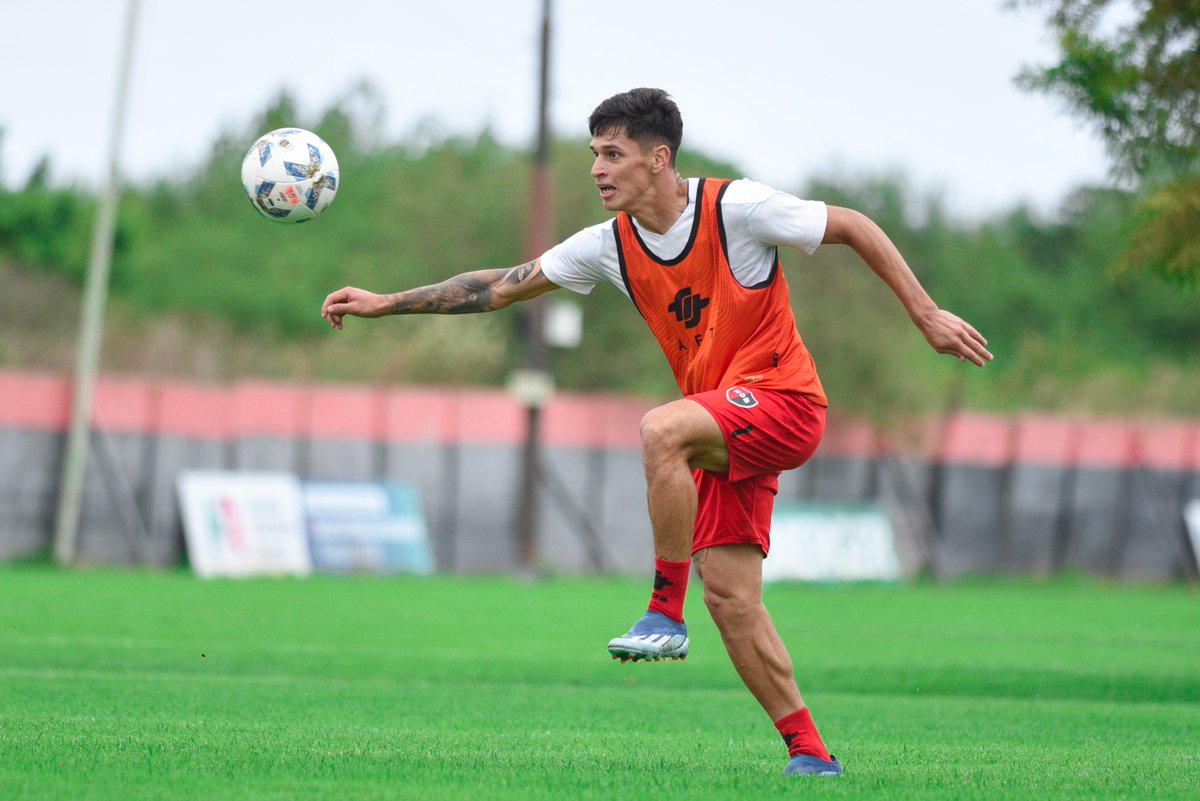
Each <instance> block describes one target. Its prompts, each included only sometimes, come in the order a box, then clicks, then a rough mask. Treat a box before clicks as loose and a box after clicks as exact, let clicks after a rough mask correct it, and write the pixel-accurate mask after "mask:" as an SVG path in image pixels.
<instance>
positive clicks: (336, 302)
mask: <svg viewBox="0 0 1200 801" xmlns="http://www.w3.org/2000/svg"><path fill="white" fill-rule="evenodd" d="M390 310H391V306H390V304H389V303H388V299H387V297H386V296H384V295H376V294H375V293H374V292H368V291H366V290H365V289H358V288H357V287H352V286H348V287H344V288H342V289H339V290H338V291H337V292H330V293H329V295H328V296H327V297H326V298H325V302H324V303H322V304H321V316H322V317H324V318H325V319H326V320H328V321H329V324H330V325H331V326H333V327H334V328H338V329H340V328H341V327H342V317H343V316H345V315H347V314H350V315H353V316H355V317H383V316H384V315H385V314H388V313H389V312H390Z"/></svg>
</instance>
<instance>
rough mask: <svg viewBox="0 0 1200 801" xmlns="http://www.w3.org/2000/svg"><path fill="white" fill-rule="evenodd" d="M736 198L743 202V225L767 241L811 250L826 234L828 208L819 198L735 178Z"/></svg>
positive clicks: (763, 241) (732, 188)
mask: <svg viewBox="0 0 1200 801" xmlns="http://www.w3.org/2000/svg"><path fill="white" fill-rule="evenodd" d="M735 186H736V187H737V198H738V200H740V201H741V203H743V204H745V210H746V226H747V228H748V230H749V232H750V234H751V236H753V237H754V238H755V239H757V240H758V241H759V242H762V243H763V244H766V245H788V246H790V247H794V248H799V249H800V250H803V251H804V252H805V253H809V254H811V253H813V252H815V251H816V249H817V247H818V246H820V244H821V240H822V239H824V237H825V225H826V223H827V222H828V219H829V217H828V210H827V209H826V207H825V204H824V203H822V202H821V201H819V200H801V199H800V198H798V197H796V196H795V195H789V194H788V193H787V192H780V191H779V190H776V189H772V188H771V187H769V186H765V185H764V184H760V183H757V182H755V181H744V180H743V181H736V182H735V183H734V184H733V185H731V186H730V187H729V190H728V191H727V193H726V194H727V195H728V194H729V192H732V191H733V190H734V187H735Z"/></svg>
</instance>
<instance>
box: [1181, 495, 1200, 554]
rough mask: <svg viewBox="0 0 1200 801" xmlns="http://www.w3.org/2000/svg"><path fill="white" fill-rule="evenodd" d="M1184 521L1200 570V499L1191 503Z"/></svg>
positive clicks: (1186, 510) (1185, 511)
mask: <svg viewBox="0 0 1200 801" xmlns="http://www.w3.org/2000/svg"><path fill="white" fill-rule="evenodd" d="M1183 519H1184V522H1186V523H1187V530H1188V536H1189V537H1190V538H1191V540H1192V556H1193V557H1194V558H1195V560H1196V568H1197V569H1198V570H1200V498H1197V499H1196V500H1194V501H1191V502H1190V503H1189V504H1188V505H1187V506H1186V507H1185V508H1184V510H1183Z"/></svg>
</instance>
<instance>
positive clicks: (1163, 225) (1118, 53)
mask: <svg viewBox="0 0 1200 801" xmlns="http://www.w3.org/2000/svg"><path fill="white" fill-rule="evenodd" d="M1020 1H1021V2H1023V4H1025V5H1037V6H1043V7H1046V6H1048V7H1049V9H1050V10H1049V16H1048V24H1049V27H1050V28H1051V30H1052V31H1053V33H1054V35H1055V38H1056V40H1057V42H1058V49H1059V61H1058V63H1057V64H1053V65H1050V66H1048V67H1030V68H1027V69H1026V70H1024V71H1023V72H1022V73H1021V75H1020V76H1019V77H1018V84H1019V85H1021V86H1023V87H1025V88H1027V89H1031V90H1035V91H1043V92H1048V93H1050V94H1054V95H1057V96H1059V97H1061V98H1063V99H1064V100H1066V102H1067V104H1068V106H1069V107H1070V108H1071V110H1072V111H1073V112H1074V113H1075V114H1076V115H1077V116H1079V117H1080V118H1082V119H1084V120H1086V121H1088V122H1090V123H1092V124H1093V125H1094V126H1095V127H1096V130H1097V131H1099V133H1100V135H1101V136H1102V137H1103V139H1104V141H1105V143H1106V144H1107V146H1108V149H1109V151H1110V152H1111V153H1112V155H1113V157H1114V159H1115V162H1116V167H1117V170H1118V172H1120V173H1123V174H1125V175H1127V176H1130V177H1136V178H1138V179H1139V180H1140V182H1141V183H1142V184H1143V186H1144V187H1145V188H1144V192H1145V194H1146V197H1145V199H1144V201H1143V202H1142V203H1141V204H1140V205H1139V206H1138V207H1137V210H1136V216H1137V224H1136V226H1135V227H1134V228H1133V230H1132V231H1131V234H1130V242H1129V246H1128V248H1127V249H1125V250H1124V252H1123V255H1122V256H1121V257H1120V258H1119V259H1117V260H1116V262H1115V266H1116V267H1117V268H1118V269H1125V270H1128V269H1131V268H1132V269H1143V270H1149V271H1150V272H1152V273H1153V274H1156V275H1159V276H1164V277H1166V278H1168V279H1170V280H1172V281H1176V282H1184V283H1186V282H1193V283H1194V282H1195V281H1197V280H1198V277H1200V249H1198V247H1197V241H1198V240H1197V231H1200V227H1198V223H1200V212H1198V211H1197V210H1198V209H1200V180H1197V178H1196V175H1197V172H1198V167H1200V0H1170V1H1169V2H1163V1H1162V0H1132V2H1123V3H1116V2H1113V0H1020ZM1014 4H1017V3H1016V2H1014ZM1130 12H1132V13H1130ZM1122 15H1124V17H1128V18H1124V17H1123V16H1122ZM1110 263H1113V262H1110Z"/></svg>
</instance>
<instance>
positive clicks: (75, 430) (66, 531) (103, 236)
mask: <svg viewBox="0 0 1200 801" xmlns="http://www.w3.org/2000/svg"><path fill="white" fill-rule="evenodd" d="M138 4H139V0H129V5H128V6H127V10H126V16H125V41H124V44H123V47H122V49H121V64H120V68H119V72H118V74H117V98H116V105H115V107H114V109H113V120H112V138H111V140H110V141H109V153H108V180H107V183H106V184H105V186H104V193H103V195H102V196H101V198H100V206H99V208H98V209H97V211H96V222H95V227H94V228H93V230H92V250H91V255H90V257H89V259H88V273H87V284H86V286H85V288H84V298H83V312H82V319H81V321H80V328H79V345H78V349H77V351H76V360H75V384H74V392H73V394H72V397H71V428H70V431H69V432H68V434H67V453H66V458H65V459H64V460H63V470H62V477H61V480H60V482H59V495H58V512H57V519H56V521H55V528H54V558H55V560H56V561H57V562H58V563H59V564H60V565H70V564H71V563H72V562H74V561H75V545H76V541H77V538H78V534H79V509H80V505H81V501H82V498H83V481H84V477H85V474H86V470H87V458H88V440H89V438H90V437H89V435H90V430H91V410H92V391H93V389H94V387H95V382H96V369H97V365H98V364H99V361H100V342H101V340H102V339H103V335H104V306H105V302H106V301H107V299H108V273H109V267H110V266H111V264H112V245H113V233H114V231H115V230H116V223H117V199H118V181H119V175H118V161H119V156H120V152H121V138H122V135H123V133H124V127H125V105H126V100H127V98H128V95H129V74H130V71H131V63H132V61H133V40H134V33H135V32H136V30H137V16H138Z"/></svg>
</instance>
